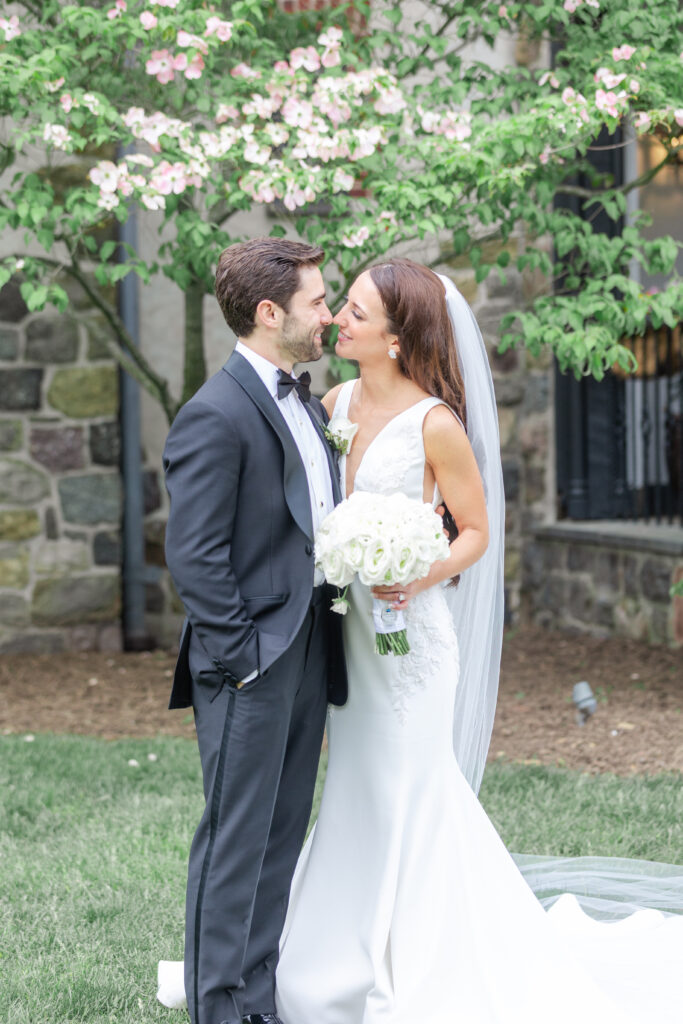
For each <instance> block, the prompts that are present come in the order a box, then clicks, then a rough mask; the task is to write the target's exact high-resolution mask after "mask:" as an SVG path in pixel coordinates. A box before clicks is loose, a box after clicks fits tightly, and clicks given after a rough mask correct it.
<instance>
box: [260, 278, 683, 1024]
mask: <svg viewBox="0 0 683 1024" xmlns="http://www.w3.org/2000/svg"><path fill="white" fill-rule="evenodd" d="M335 323H336V324H338V326H339V336H338V342H337V347H336V351H337V353H338V354H339V355H340V356H344V357H346V358H349V359H354V360H356V361H357V362H358V364H359V367H360V379H359V380H357V381H349V382H347V383H346V384H343V385H340V386H339V387H337V388H335V389H333V391H331V392H330V393H329V394H328V395H327V396H326V398H325V400H324V404H325V406H326V408H327V411H328V413H329V414H330V416H331V418H332V419H334V418H335V417H340V416H343V417H348V419H350V420H351V421H352V422H353V423H356V424H357V425H358V429H357V433H356V434H355V437H354V438H353V441H352V444H351V447H350V450H349V451H348V452H347V454H346V455H344V456H342V458H341V463H340V470H341V480H342V493H344V494H345V495H346V496H348V495H349V494H351V493H352V491H354V490H365V491H374V492H386V493H392V492H395V491H402V492H403V493H405V494H407V495H408V497H410V498H415V499H418V500H421V501H422V500H424V501H429V502H433V504H434V505H435V506H436V505H437V504H439V503H440V502H444V503H445V505H446V506H447V508H448V510H449V512H450V513H451V514H452V516H453V519H454V520H455V523H456V524H457V537H456V539H455V540H453V542H452V543H451V548H450V551H451V553H450V557H449V559H448V560H447V561H444V562H438V563H434V565H433V566H432V569H431V571H430V573H429V575H428V576H427V577H426V578H425V579H422V580H419V581H416V582H414V583H411V584H410V585H408V586H403V587H401V588H398V587H387V588H380V589H378V590H377V591H375V596H381V597H382V598H383V599H384V600H386V601H387V603H389V604H391V605H392V606H393V607H394V608H400V609H402V610H403V612H404V615H405V619H406V622H407V629H408V639H409V643H410V647H411V650H410V653H409V654H407V655H404V656H402V657H395V656H393V655H387V656H380V655H377V654H375V650H374V625H373V620H372V614H371V604H372V593H371V592H370V590H369V589H368V588H367V587H365V586H363V585H362V584H361V583H360V582H358V580H356V581H355V582H354V583H353V584H352V585H351V588H350V592H349V596H350V609H349V612H348V614H347V616H346V618H345V620H344V640H345V650H346V658H347V666H348V674H349V700H348V703H347V704H346V706H345V707H342V708H334V709H332V711H331V713H330V719H329V722H328V739H329V763H328V769H327V778H326V782H325V788H324V793H323V798H322V803H321V807H320V813H319V816H318V820H317V823H316V826H315V828H314V829H313V831H312V833H311V835H310V837H309V839H308V842H307V844H306V846H305V848H304V850H303V852H302V855H301V858H300V861H299V865H298V867H297V872H296V874H295V877H294V881H293V884H292V891H291V897H290V904H289V912H288V916H287V921H286V924H285V929H284V932H283V936H282V941H281V955H280V963H279V967H278V971H277V1005H278V1012H279V1013H280V1015H281V1017H282V1019H283V1021H284V1022H285V1024H384V1022H386V1024H389V1022H391V1024H451V1022H452V1024H576V1021H577V1020H581V1021H582V1022H583V1024H627V1022H632V1024H635V1022H638V1024H664V1022H671V1024H673V1022H674V1021H680V1020H681V1019H683V984H682V982H681V978H682V977H683V919H678V918H664V917H663V916H662V915H660V914H658V913H657V912H655V911H644V912H642V913H640V914H636V915H634V916H632V917H631V918H627V919H626V920H624V921H622V922H620V923H617V924H614V923H610V924H605V923H600V922H597V921H594V920H593V919H591V918H589V917H587V916H586V915H584V914H583V912H582V911H581V909H580V907H579V906H578V904H577V903H576V902H575V900H574V899H573V897H571V896H564V897H562V898H561V899H560V900H559V901H558V903H556V904H555V906H554V908H553V910H552V911H551V912H550V913H546V912H545V911H544V910H543V908H542V907H541V905H540V903H539V902H538V901H537V900H536V898H535V896H534V895H533V893H532V892H531V890H530V889H529V888H528V886H527V884H526V882H525V881H524V879H523V878H522V876H521V874H520V873H519V871H518V869H517V867H516V865H515V863H514V861H513V860H512V858H511V856H510V855H509V854H508V852H507V851H506V849H505V847H504V846H503V844H502V842H501V840H500V838H499V837H498V835H497V834H496V832H495V830H494V828H493V826H492V825H491V823H490V822H489V820H488V818H487V817H486V815H485V813H484V811H483V809H482V807H481V805H480V804H479V803H478V801H477V799H476V796H475V795H474V792H473V789H472V788H471V787H470V784H468V781H466V778H465V775H467V778H468V779H469V782H470V783H471V784H472V785H473V786H474V787H475V788H476V787H477V786H478V782H479V780H480V776H481V771H482V770H483V761H484V758H485V751H486V747H487V745H488V738H489V734H490V728H491V723H492V718H493V704H494V702H495V688H496V683H497V674H498V662H499V657H500V642H501V634H502V565H501V555H502V531H503V498H502V481H501V474H500V457H499V452H498V442H497V421H496V418H495V401H494V399H493V395H492V386H491V382H490V374H489V372H488V366H487V365H484V364H485V355H484V350H483V343H482V341H481V337H480V335H479V333H478V330H477V328H476V324H475V323H474V320H473V318H472V315H471V313H470V311H469V307H467V305H466V303H465V302H464V300H463V299H462V298H461V296H459V294H458V293H457V291H456V289H455V288H454V286H453V285H452V284H451V282H450V281H448V280H447V279H445V278H439V277H437V275H435V274H433V273H432V272H431V271H430V270H428V269H427V268H426V267H423V266H420V265H419V264H416V263H413V262H412V261H410V260H390V261H388V262H387V263H384V264H382V265H380V266H377V267H373V268H371V269H370V270H369V271H366V272H364V273H363V274H361V275H360V276H359V277H358V279H357V280H356V281H355V282H354V284H353V286H352V287H351V289H350V291H349V295H348V300H347V302H346V304H345V305H344V307H343V309H342V310H341V311H340V313H339V314H338V316H337V317H336V318H335ZM451 323H453V325H454V327H455V332H454V331H453V329H452V327H451ZM454 333H455V337H454ZM456 346H457V350H458V356H459V358H460V360H461V362H462V363H463V370H464V374H463V375H464V377H465V384H464V387H463V375H461V372H460V369H459V366H458V359H457V358H456ZM465 349H466V350H467V351H465ZM477 360H478V363H477ZM468 436H469V438H470V440H468ZM478 466H479V468H477V467H478ZM482 478H483V479H482ZM487 540H488V543H487ZM484 551H486V554H485V555H484ZM482 555H483V556H484V557H483V558H482V557H481V556H482ZM474 563H477V564H476V565H475V566H474V568H472V569H470V568H468V567H469V566H472V565H473V564H474ZM460 573H463V577H462V581H461V582H460V583H459V585H458V586H457V587H455V588H453V587H452V586H448V585H447V584H448V581H449V578H450V577H456V576H458V575H459V574H460ZM468 574H469V577H470V578H469V579H468ZM459 663H460V664H461V665H462V672H460V673H459ZM459 675H460V677H461V678H460V681H459ZM461 687H462V689H461ZM454 708H455V719H456V724H455V729H454V726H453V717H454V710H453V709H454ZM454 737H455V751H456V753H457V760H456V757H455V756H454ZM463 772H464V773H465V774H463Z"/></svg>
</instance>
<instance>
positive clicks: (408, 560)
mask: <svg viewBox="0 0 683 1024" xmlns="http://www.w3.org/2000/svg"><path fill="white" fill-rule="evenodd" d="M416 562H417V554H416V552H415V551H414V550H413V549H412V547H411V545H410V542H409V541H404V542H403V543H401V544H396V545H394V550H393V553H392V558H391V578H392V581H393V582H394V583H408V582H410V581H412V580H414V579H415V563H416Z"/></svg>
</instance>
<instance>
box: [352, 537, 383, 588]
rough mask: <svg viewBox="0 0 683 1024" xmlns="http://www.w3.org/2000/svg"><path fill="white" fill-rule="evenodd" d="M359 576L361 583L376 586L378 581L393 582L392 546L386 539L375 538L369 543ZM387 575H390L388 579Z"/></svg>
mask: <svg viewBox="0 0 683 1024" xmlns="http://www.w3.org/2000/svg"><path fill="white" fill-rule="evenodd" d="M358 576H359V578H360V581H361V583H364V584H365V585H366V586H368V587H374V586H376V585H377V584H378V583H379V584H381V583H390V582H391V548H390V546H389V545H388V544H385V543H384V541H381V540H374V541H372V543H370V544H368V546H367V548H366V550H365V557H364V558H363V565H362V566H361V568H360V570H359V572H358ZM387 576H388V577H389V578H388V579H387Z"/></svg>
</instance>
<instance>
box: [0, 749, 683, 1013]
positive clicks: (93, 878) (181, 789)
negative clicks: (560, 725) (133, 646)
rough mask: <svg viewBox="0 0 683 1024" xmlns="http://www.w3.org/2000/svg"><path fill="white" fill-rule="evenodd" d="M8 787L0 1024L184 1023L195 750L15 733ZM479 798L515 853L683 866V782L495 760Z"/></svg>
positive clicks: (2, 801)
mask: <svg viewBox="0 0 683 1024" xmlns="http://www.w3.org/2000/svg"><path fill="white" fill-rule="evenodd" d="M148 754H153V755H155V756H156V760H152V761H150V760H148ZM130 759H135V760H136V761H137V762H138V766H137V767H131V766H129V765H128V761H129V760H130ZM0 794H2V795H1V796H0V821H1V822H2V825H1V827H0V863H1V864H2V871H1V872H0V915H1V916H0V979H1V981H0V1021H2V1022H3V1024H4V1022H7V1024H71V1022H83V1024H101V1022H105V1021H107V1022H116V1024H150V1022H152V1021H167V1022H182V1021H184V1020H186V1019H187V1018H186V1017H184V1016H183V1015H182V1014H180V1013H178V1011H169V1010H165V1009H164V1008H163V1007H161V1006H159V1005H158V1004H157V1003H156V1001H155V998H154V994H155V981H156V962H157V960H158V959H159V958H160V957H162V958H164V959H180V958H181V956H182V951H183V950H182V934H183V899H184V886H185V867H186V858H187V851H188V847H189V843H190V839H191V836H192V831H193V828H194V825H195V824H196V821H197V819H198V817H199V814H200V811H201V806H202V796H201V780H200V771H199V759H198V755H197V750H196V747H195V745H194V743H192V742H190V741H188V740H180V739H169V738H163V739H157V740H124V741H116V742H107V741H102V740H94V739H88V738H83V737H74V736H71V737H69V736H64V737H62V736H49V735H47V736H45V735H43V736H36V738H35V740H34V741H33V742H26V741H25V740H24V739H23V738H22V737H19V736H5V737H2V738H0ZM482 800H483V803H484V805H485V807H486V809H487V811H488V813H489V814H490V816H491V818H492V819H493V821H494V823H495V825H496V827H497V828H498V830H499V832H500V833H501V835H502V837H503V839H504V840H505V842H506V844H507V845H508V846H509V848H510V849H512V850H515V851H518V852H525V853H557V854H578V853H583V854H586V853H592V854H605V855H616V856H628V857H638V858H645V859H652V860H661V861H668V862H677V861H678V862H680V861H681V859H683V854H682V851H683V794H682V787H681V786H680V779H679V777H678V776H658V777H656V778H651V779H642V778H637V779H617V778H614V777H612V776H602V777H597V778H595V777H588V776H581V775H577V774H576V773H572V772H568V771H561V770H559V769H544V768H538V767H521V766H501V765H493V766H491V767H490V768H489V769H488V771H487V774H486V777H485V780H484V786H483V788H482Z"/></svg>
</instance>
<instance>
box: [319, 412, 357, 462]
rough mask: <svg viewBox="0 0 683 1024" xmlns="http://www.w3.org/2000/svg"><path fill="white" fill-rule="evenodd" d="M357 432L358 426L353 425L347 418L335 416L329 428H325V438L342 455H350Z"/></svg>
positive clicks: (328, 425)
mask: <svg viewBox="0 0 683 1024" xmlns="http://www.w3.org/2000/svg"><path fill="white" fill-rule="evenodd" d="M357 430H358V424H357V423H352V422H351V420H349V419H347V418H346V416H334V417H333V418H332V419H331V420H330V422H329V423H328V424H327V426H326V427H323V431H324V433H325V437H326V438H327V440H328V441H329V443H330V444H331V445H332V447H333V448H334V449H335V451H338V452H339V454H340V455H348V454H349V452H350V451H351V444H352V443H353V439H354V437H355V436H356V431H357Z"/></svg>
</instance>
